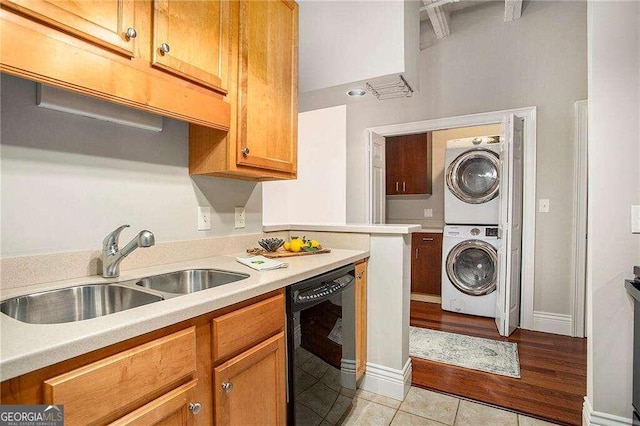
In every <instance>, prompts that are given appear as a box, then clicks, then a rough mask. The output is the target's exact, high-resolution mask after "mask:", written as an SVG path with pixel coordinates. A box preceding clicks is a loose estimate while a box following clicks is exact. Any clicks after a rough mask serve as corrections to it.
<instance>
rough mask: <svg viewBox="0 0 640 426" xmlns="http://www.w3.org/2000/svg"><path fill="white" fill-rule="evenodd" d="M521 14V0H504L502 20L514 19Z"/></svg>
mask: <svg viewBox="0 0 640 426" xmlns="http://www.w3.org/2000/svg"><path fill="white" fill-rule="evenodd" d="M520 16H522V0H504V22H509V21H515V20H516V19H518V18H520Z"/></svg>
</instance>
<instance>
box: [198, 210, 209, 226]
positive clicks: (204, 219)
mask: <svg viewBox="0 0 640 426" xmlns="http://www.w3.org/2000/svg"><path fill="white" fill-rule="evenodd" d="M209 229H211V207H209V206H198V231H207V230H209Z"/></svg>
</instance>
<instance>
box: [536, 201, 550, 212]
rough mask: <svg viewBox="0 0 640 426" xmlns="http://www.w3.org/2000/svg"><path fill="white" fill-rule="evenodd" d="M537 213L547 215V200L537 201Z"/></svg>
mask: <svg viewBox="0 0 640 426" xmlns="http://www.w3.org/2000/svg"><path fill="white" fill-rule="evenodd" d="M538 211H539V212H540V213H549V200H547V199H540V200H539V201H538Z"/></svg>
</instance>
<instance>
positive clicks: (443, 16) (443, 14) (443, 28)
mask: <svg viewBox="0 0 640 426" xmlns="http://www.w3.org/2000/svg"><path fill="white" fill-rule="evenodd" d="M455 1H456V0H423V2H424V3H425V6H423V7H421V8H420V10H421V11H422V10H426V11H427V15H429V20H430V21H431V26H432V27H433V31H434V32H435V33H436V37H437V38H438V39H442V38H445V37H447V36H449V35H450V34H451V31H450V30H449V12H447V11H446V10H445V9H443V7H442V6H444V5H445V4H447V3H453V2H455Z"/></svg>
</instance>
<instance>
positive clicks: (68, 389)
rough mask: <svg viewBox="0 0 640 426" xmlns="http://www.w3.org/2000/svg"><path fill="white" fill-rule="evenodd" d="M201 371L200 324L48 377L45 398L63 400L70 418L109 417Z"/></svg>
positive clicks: (92, 420)
mask: <svg viewBox="0 0 640 426" xmlns="http://www.w3.org/2000/svg"><path fill="white" fill-rule="evenodd" d="M195 371H196V335H195V327H190V328H188V329H186V330H183V331H180V332H177V333H174V334H171V335H169V336H166V337H162V338H160V339H157V340H155V341H152V342H149V343H146V344H144V345H141V346H139V347H137V348H134V349H130V350H128V351H124V352H122V353H119V354H117V355H114V356H111V357H109V358H106V359H103V360H100V361H97V362H94V363H92V364H89V365H87V366H84V367H81V368H78V369H76V370H73V371H70V372H68V373H65V374H62V375H59V376H57V377H53V378H51V379H48V380H45V382H44V402H45V403H46V404H64V406H65V421H66V422H68V423H69V424H89V423H95V422H100V421H104V419H107V418H109V417H110V416H113V413H117V412H118V411H120V410H122V409H123V407H126V406H128V405H132V404H135V403H136V402H137V401H138V400H140V399H142V398H144V397H145V396H147V395H150V394H152V393H154V392H157V391H159V390H161V389H163V388H165V387H167V386H169V385H171V384H172V383H176V382H178V381H179V380H181V379H184V378H186V377H189V376H190V375H192V374H193V373H194V372H195Z"/></svg>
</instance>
